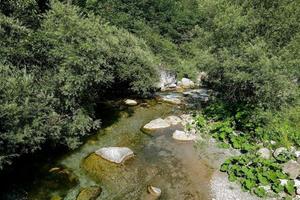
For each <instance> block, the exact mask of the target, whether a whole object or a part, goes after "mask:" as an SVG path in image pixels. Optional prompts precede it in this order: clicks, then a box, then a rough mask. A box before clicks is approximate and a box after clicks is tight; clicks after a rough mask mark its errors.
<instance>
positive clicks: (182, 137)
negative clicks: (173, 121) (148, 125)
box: [172, 130, 197, 141]
mask: <svg viewBox="0 0 300 200" xmlns="http://www.w3.org/2000/svg"><path fill="white" fill-rule="evenodd" d="M172 137H173V139H175V140H178V141H194V140H196V139H197V136H196V135H195V134H191V133H186V132H184V131H179V130H176V131H175V132H174V133H173V136H172Z"/></svg>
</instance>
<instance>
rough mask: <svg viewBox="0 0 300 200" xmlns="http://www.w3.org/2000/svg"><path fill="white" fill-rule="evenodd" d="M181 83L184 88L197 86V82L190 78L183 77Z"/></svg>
mask: <svg viewBox="0 0 300 200" xmlns="http://www.w3.org/2000/svg"><path fill="white" fill-rule="evenodd" d="M181 85H182V87H184V88H191V87H194V86H195V83H194V82H193V81H192V80H190V79H188V78H182V79H181Z"/></svg>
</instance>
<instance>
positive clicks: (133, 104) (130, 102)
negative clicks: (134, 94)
mask: <svg viewBox="0 0 300 200" xmlns="http://www.w3.org/2000/svg"><path fill="white" fill-rule="evenodd" d="M124 102H125V104H126V105H128V106H136V105H137V104H138V103H137V101H136V100H132V99H126V100H125V101H124Z"/></svg>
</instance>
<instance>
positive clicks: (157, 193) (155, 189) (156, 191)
mask: <svg viewBox="0 0 300 200" xmlns="http://www.w3.org/2000/svg"><path fill="white" fill-rule="evenodd" d="M147 190H148V192H149V193H150V194H151V195H152V196H154V197H156V198H158V197H160V195H161V189H160V188H158V187H154V186H151V185H149V186H148V187H147Z"/></svg>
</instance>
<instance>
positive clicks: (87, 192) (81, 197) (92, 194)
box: [76, 186, 102, 200]
mask: <svg viewBox="0 0 300 200" xmlns="http://www.w3.org/2000/svg"><path fill="white" fill-rule="evenodd" d="M101 192H102V189H101V188H100V187H97V186H92V187H88V188H83V189H82V190H81V191H80V193H79V194H78V196H77V199H76V200H96V199H97V198H98V197H99V196H100V194H101Z"/></svg>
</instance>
